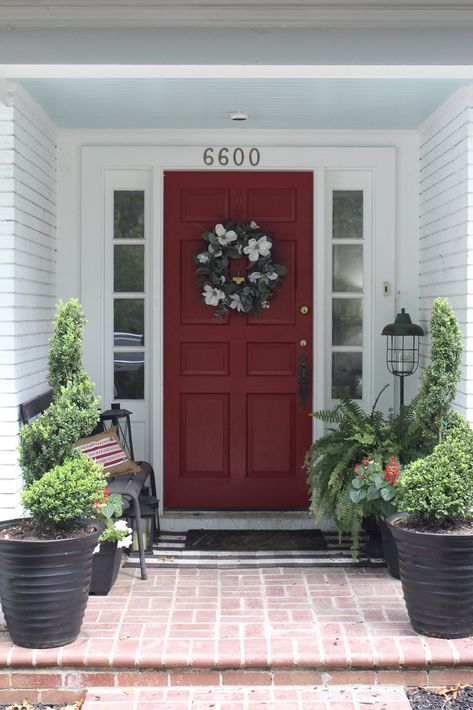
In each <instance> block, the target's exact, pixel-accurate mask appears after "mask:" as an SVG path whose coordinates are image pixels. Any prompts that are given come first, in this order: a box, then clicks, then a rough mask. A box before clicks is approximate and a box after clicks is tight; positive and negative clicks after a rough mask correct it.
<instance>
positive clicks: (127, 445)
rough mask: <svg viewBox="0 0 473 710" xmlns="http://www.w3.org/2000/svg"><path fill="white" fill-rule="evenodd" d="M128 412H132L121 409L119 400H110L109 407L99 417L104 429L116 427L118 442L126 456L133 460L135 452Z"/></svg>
mask: <svg viewBox="0 0 473 710" xmlns="http://www.w3.org/2000/svg"><path fill="white" fill-rule="evenodd" d="M130 414H132V412H130V411H129V410H128V409H121V406H120V403H119V402H112V405H111V409H108V410H107V411H106V412H102V414H101V415H100V419H101V420H102V423H103V425H104V429H109V428H110V427H112V426H114V427H116V428H117V436H118V440H119V442H120V443H121V445H122V447H123V449H124V451H125V453H126V455H127V456H128V458H129V459H131V460H132V461H134V460H135V453H134V451H133V438H132V435H131V421H130Z"/></svg>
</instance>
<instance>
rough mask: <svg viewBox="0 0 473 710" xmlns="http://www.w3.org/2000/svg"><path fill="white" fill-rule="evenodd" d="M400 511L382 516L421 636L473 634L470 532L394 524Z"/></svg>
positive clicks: (412, 619)
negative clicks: (393, 540) (394, 546)
mask: <svg viewBox="0 0 473 710" xmlns="http://www.w3.org/2000/svg"><path fill="white" fill-rule="evenodd" d="M406 517H407V515H406V514H405V513H394V514H393V515H390V516H389V517H388V518H387V519H386V523H387V524H388V525H389V527H390V530H391V533H392V535H393V537H394V539H395V540H396V543H397V549H398V555H399V570H400V573H401V581H402V590H403V593H404V600H405V602H406V607H407V613H408V614H409V619H410V622H411V624H412V626H413V628H414V630H415V631H417V632H418V633H420V634H424V636H434V637H438V638H450V639H454V638H463V637H466V636H470V635H471V634H472V633H473V534H472V535H460V534H452V533H449V534H444V535H442V534H440V533H427V532H420V531H417V530H407V529H404V528H401V527H398V526H397V525H396V522H397V521H401V520H403V519H405V518H406Z"/></svg>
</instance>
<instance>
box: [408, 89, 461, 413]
mask: <svg viewBox="0 0 473 710" xmlns="http://www.w3.org/2000/svg"><path fill="white" fill-rule="evenodd" d="M419 184H420V239H419V264H420V293H419V295H420V316H421V321H422V325H423V326H424V327H427V323H428V320H429V316H430V310H431V307H432V302H433V300H434V298H435V297H436V296H443V297H447V298H448V299H449V301H450V304H451V306H452V307H453V308H454V310H455V313H456V315H457V317H458V320H459V322H460V325H461V328H462V331H463V335H464V345H465V351H464V353H463V364H462V379H461V381H460V384H459V387H458V394H457V400H456V403H457V405H458V408H459V409H460V411H461V412H462V413H463V414H464V415H465V416H466V417H468V419H470V421H473V86H469V87H465V88H462V89H459V90H458V91H457V92H456V93H455V94H454V95H453V96H452V97H450V99H448V101H446V102H445V103H444V104H443V105H442V106H440V108H439V109H437V111H435V113H434V114H432V116H430V117H429V119H428V120H427V121H426V122H425V123H424V124H423V125H422V126H421V127H420V183H419ZM428 342H429V341H428V338H426V339H424V354H425V356H426V357H428Z"/></svg>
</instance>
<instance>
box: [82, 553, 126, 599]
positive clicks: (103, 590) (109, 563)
mask: <svg viewBox="0 0 473 710" xmlns="http://www.w3.org/2000/svg"><path fill="white" fill-rule="evenodd" d="M121 561H122V548H121V547H117V543H116V542H101V543H100V550H99V552H96V553H95V554H94V555H93V556H92V579H91V581H90V590H89V594H96V595H101V596H105V595H106V594H108V593H109V591H110V590H111V588H112V587H113V585H114V584H115V582H116V579H117V577H118V572H119V570H120V563H121Z"/></svg>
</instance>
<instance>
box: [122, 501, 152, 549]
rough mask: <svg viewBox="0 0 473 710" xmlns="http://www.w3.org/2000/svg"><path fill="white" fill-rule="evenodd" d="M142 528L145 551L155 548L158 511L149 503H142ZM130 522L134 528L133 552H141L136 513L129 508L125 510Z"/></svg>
mask: <svg viewBox="0 0 473 710" xmlns="http://www.w3.org/2000/svg"><path fill="white" fill-rule="evenodd" d="M140 508H141V530H142V533H143V547H144V549H145V552H151V551H152V550H153V543H154V538H155V537H156V513H155V510H154V509H153V508H152V507H151V506H148V505H141V506H140ZM125 516H126V519H127V522H128V524H129V525H130V527H131V528H132V530H133V543H132V547H131V550H132V552H139V549H140V548H139V545H138V535H137V532H136V519H135V515H134V513H133V512H132V511H131V509H130V508H128V509H127V510H126V512H125Z"/></svg>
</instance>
